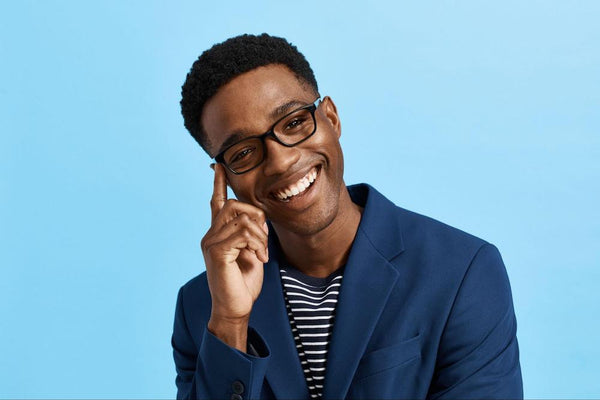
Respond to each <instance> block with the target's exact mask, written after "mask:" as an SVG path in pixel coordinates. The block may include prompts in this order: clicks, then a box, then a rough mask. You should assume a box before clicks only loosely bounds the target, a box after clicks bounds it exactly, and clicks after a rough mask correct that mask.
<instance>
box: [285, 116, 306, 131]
mask: <svg viewBox="0 0 600 400" xmlns="http://www.w3.org/2000/svg"><path fill="white" fill-rule="evenodd" d="M305 121H306V118H304V117H303V116H296V117H294V118H292V119H291V120H289V121H287V122H286V124H285V129H286V130H294V129H298V128H299V127H301V126H302V124H304V122H305Z"/></svg>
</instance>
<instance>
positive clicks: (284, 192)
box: [272, 167, 321, 203]
mask: <svg viewBox="0 0 600 400" xmlns="http://www.w3.org/2000/svg"><path fill="white" fill-rule="evenodd" d="M320 169H321V168H320V167H313V168H311V169H310V171H308V173H307V174H306V175H304V176H303V177H302V178H300V179H298V180H297V181H296V182H294V183H292V184H290V185H288V186H286V187H284V188H281V189H278V190H276V191H274V192H273V193H272V195H273V197H274V198H275V199H277V200H279V201H282V202H284V203H287V202H289V201H292V200H294V199H296V198H298V197H302V196H303V195H304V194H306V192H307V191H309V189H310V188H311V187H312V186H313V184H314V182H315V181H316V180H317V177H318V175H319V171H320Z"/></svg>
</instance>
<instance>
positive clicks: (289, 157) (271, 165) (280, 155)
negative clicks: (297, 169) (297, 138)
mask: <svg viewBox="0 0 600 400" xmlns="http://www.w3.org/2000/svg"><path fill="white" fill-rule="evenodd" d="M265 150H266V151H267V154H266V155H265V161H264V163H265V166H264V169H263V170H264V174H265V175H267V176H270V175H277V174H281V173H284V172H285V171H287V170H289V169H290V167H291V166H292V165H294V164H295V163H296V162H298V160H299V159H300V149H298V148H297V147H286V146H284V145H282V144H280V143H277V142H276V141H275V140H274V139H272V138H267V139H265Z"/></svg>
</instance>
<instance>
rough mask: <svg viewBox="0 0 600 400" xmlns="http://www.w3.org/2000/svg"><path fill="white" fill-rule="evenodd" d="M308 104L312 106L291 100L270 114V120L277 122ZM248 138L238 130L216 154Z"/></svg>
mask: <svg viewBox="0 0 600 400" xmlns="http://www.w3.org/2000/svg"><path fill="white" fill-rule="evenodd" d="M308 104H310V103H306V102H304V101H300V100H290V101H288V102H286V103H283V104H282V105H280V106H278V107H277V108H275V109H274V110H273V111H272V112H271V113H270V114H269V118H271V119H272V120H273V121H276V120H277V119H279V118H281V117H283V116H284V115H286V114H287V113H289V112H290V111H293V109H294V108H297V107H302V106H306V105H308ZM246 136H248V134H247V132H246V131H244V130H237V131H234V132H232V133H231V134H230V135H229V136H228V137H227V139H225V141H224V142H223V144H222V145H221V147H220V148H219V150H218V151H217V153H216V154H220V153H221V152H222V151H223V150H225V149H226V148H227V147H229V146H231V145H232V144H235V143H237V142H239V141H240V140H242V139H244V138H245V137H246Z"/></svg>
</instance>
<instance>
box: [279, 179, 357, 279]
mask: <svg viewBox="0 0 600 400" xmlns="http://www.w3.org/2000/svg"><path fill="white" fill-rule="evenodd" d="M361 215H362V207H360V206H359V205H357V204H354V203H353V202H352V199H351V198H350V195H349V194H348V190H347V189H346V187H345V186H343V187H342V190H341V193H340V200H339V208H338V213H337V215H336V216H335V218H334V219H333V221H332V222H331V223H330V224H329V225H328V226H327V227H325V228H324V229H322V230H320V231H319V232H317V233H315V234H311V235H299V234H297V233H294V232H291V231H289V230H286V229H283V228H281V227H278V226H276V225H274V226H273V227H274V228H275V232H276V233H277V236H278V238H279V244H280V247H281V250H282V251H283V254H284V255H285V257H286V259H287V261H288V262H289V263H290V264H291V265H292V266H293V267H294V268H296V269H298V270H299V271H301V272H302V273H303V274H305V275H308V276H313V277H317V278H325V277H327V276H329V275H331V273H333V272H334V271H335V270H337V269H338V268H340V267H341V266H342V265H344V264H346V261H347V260H348V255H349V254H350V249H351V247H352V243H353V242H354V237H355V236H356V231H357V230H358V225H359V223H360V218H361Z"/></svg>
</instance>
